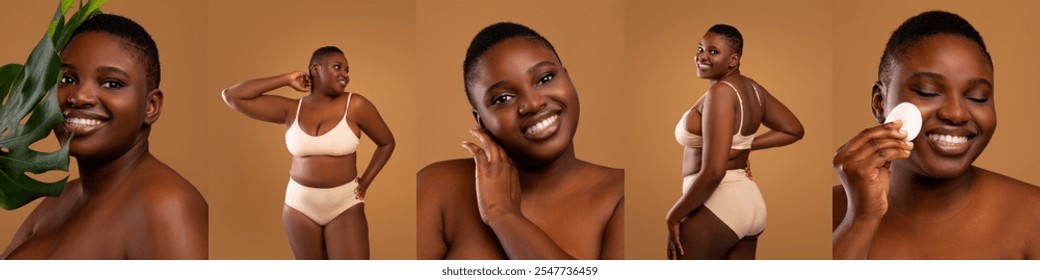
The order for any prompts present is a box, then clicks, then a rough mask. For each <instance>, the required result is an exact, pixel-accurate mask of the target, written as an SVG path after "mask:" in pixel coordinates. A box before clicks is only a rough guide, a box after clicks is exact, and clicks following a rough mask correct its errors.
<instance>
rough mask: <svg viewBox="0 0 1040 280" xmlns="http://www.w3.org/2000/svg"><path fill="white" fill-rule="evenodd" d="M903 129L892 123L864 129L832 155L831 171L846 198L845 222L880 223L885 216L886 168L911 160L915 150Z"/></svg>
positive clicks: (896, 122)
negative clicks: (847, 212)
mask: <svg viewBox="0 0 1040 280" xmlns="http://www.w3.org/2000/svg"><path fill="white" fill-rule="evenodd" d="M902 126H903V123H902V121H895V122H891V123H887V124H883V125H879V126H875V127H871V128H868V129H865V130H863V131H862V132H860V133H859V134H858V135H856V136H855V137H852V139H850V140H849V142H848V143H845V145H844V146H842V147H841V148H839V149H838V151H837V153H836V154H835V155H834V171H835V172H837V173H838V177H839V178H840V179H841V184H842V185H843V186H844V188H845V193H846V194H847V195H848V197H849V203H850V204H849V205H848V210H847V211H849V214H852V216H848V215H846V217H847V218H850V217H851V218H855V219H865V220H872V221H879V220H880V219H881V218H882V217H883V216H884V215H885V213H886V212H888V191H889V183H890V182H889V178H890V177H889V176H890V173H891V172H890V170H889V164H890V163H891V162H892V161H894V160H897V159H905V158H908V157H910V151H911V150H912V149H913V147H914V145H913V143H912V142H907V141H905V140H904V139H906V133H905V132H901V131H899V128H900V127H902ZM847 218H846V219H847Z"/></svg>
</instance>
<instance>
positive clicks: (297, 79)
mask: <svg viewBox="0 0 1040 280" xmlns="http://www.w3.org/2000/svg"><path fill="white" fill-rule="evenodd" d="M286 76H288V77H289V87H291V88H292V89H295V90H296V91H299V92H310V91H311V78H310V76H309V75H307V72H303V71H293V72H289V74H286Z"/></svg>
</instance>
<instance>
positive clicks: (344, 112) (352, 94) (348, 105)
mask: <svg viewBox="0 0 1040 280" xmlns="http://www.w3.org/2000/svg"><path fill="white" fill-rule="evenodd" d="M351 97H354V93H353V92H351V93H350V94H347V108H343V119H344V120H346V119H347V112H348V111H350V98H351Z"/></svg>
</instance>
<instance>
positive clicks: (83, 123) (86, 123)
mask: <svg viewBox="0 0 1040 280" xmlns="http://www.w3.org/2000/svg"><path fill="white" fill-rule="evenodd" d="M65 122H67V123H70V124H73V125H80V126H95V125H99V124H101V121H100V120H95V119H84V118H68V119H67V120H65Z"/></svg>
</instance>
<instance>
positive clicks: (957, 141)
mask: <svg viewBox="0 0 1040 280" xmlns="http://www.w3.org/2000/svg"><path fill="white" fill-rule="evenodd" d="M928 139H932V141H935V142H936V143H939V145H961V144H964V143H967V142H968V137H967V136H954V135H944V134H928Z"/></svg>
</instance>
